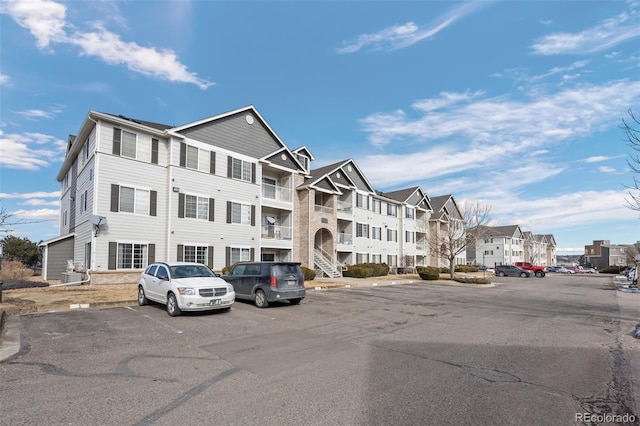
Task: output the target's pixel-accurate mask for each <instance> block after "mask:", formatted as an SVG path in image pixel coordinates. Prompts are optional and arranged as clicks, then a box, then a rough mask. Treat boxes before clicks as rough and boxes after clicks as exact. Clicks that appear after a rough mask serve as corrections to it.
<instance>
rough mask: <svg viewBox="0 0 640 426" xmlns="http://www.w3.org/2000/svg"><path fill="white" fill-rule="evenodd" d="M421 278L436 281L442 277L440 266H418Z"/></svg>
mask: <svg viewBox="0 0 640 426" xmlns="http://www.w3.org/2000/svg"><path fill="white" fill-rule="evenodd" d="M417 270H418V275H420V278H422V279H423V280H427V281H434V280H438V279H440V268H436V267H434V266H422V267H420V268H417Z"/></svg>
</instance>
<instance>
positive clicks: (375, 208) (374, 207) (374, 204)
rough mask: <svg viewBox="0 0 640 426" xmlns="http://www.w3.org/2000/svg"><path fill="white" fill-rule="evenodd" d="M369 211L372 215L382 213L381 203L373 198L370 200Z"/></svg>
mask: <svg viewBox="0 0 640 426" xmlns="http://www.w3.org/2000/svg"><path fill="white" fill-rule="evenodd" d="M371 211H372V212H374V213H380V212H381V211H382V203H381V202H380V200H376V199H375V198H374V199H373V200H371Z"/></svg>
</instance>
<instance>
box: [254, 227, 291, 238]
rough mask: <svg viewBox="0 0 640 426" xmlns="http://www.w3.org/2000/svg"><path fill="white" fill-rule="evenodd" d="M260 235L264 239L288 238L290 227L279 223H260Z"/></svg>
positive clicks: (289, 236)
mask: <svg viewBox="0 0 640 426" xmlns="http://www.w3.org/2000/svg"><path fill="white" fill-rule="evenodd" d="M261 236H262V239H264V240H290V239H291V227H290V226H280V225H262V233H261Z"/></svg>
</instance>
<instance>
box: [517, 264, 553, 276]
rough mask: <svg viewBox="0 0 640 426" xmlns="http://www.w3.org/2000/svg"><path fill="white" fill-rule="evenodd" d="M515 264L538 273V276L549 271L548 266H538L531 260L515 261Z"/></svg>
mask: <svg viewBox="0 0 640 426" xmlns="http://www.w3.org/2000/svg"><path fill="white" fill-rule="evenodd" d="M514 265H516V266H518V267H520V268H522V269H526V270H527V271H531V272H533V273H534V274H536V277H539V278H540V277H544V276H545V275H546V273H547V271H546V268H545V267H544V266H536V265H534V264H533V263H531V262H514Z"/></svg>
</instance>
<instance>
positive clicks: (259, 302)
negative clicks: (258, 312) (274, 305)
mask: <svg viewBox="0 0 640 426" xmlns="http://www.w3.org/2000/svg"><path fill="white" fill-rule="evenodd" d="M255 304H256V306H257V307H258V308H266V307H267V306H269V301H268V300H267V295H266V294H264V291H262V290H258V291H256V297H255Z"/></svg>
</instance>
